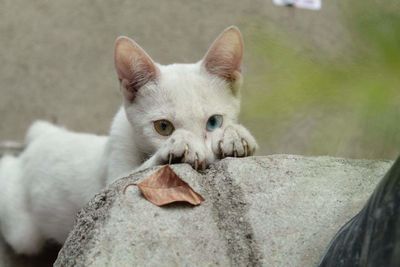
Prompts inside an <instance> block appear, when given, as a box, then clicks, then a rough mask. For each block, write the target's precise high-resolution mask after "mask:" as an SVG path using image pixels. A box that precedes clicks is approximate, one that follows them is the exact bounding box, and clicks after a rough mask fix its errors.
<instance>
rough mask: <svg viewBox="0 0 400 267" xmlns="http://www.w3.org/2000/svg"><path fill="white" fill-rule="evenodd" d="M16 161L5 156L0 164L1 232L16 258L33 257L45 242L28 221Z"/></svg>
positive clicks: (33, 223) (23, 192) (29, 220)
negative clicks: (31, 255)
mask: <svg viewBox="0 0 400 267" xmlns="http://www.w3.org/2000/svg"><path fill="white" fill-rule="evenodd" d="M21 172H22V170H21V167H20V162H19V159H18V158H15V157H12V156H4V157H3V158H2V159H1V162H0V188H1V190H2V192H1V195H0V226H1V228H0V230H1V233H2V235H3V237H4V239H5V240H6V242H7V243H8V244H9V245H10V246H11V247H12V248H13V249H14V251H15V252H17V253H19V254H36V253H38V252H39V251H40V249H41V248H42V246H43V244H44V239H43V237H42V236H41V234H40V232H39V230H38V229H37V227H36V225H35V222H34V220H33V219H32V217H31V214H30V212H29V208H28V205H29V203H28V201H27V199H26V190H25V188H24V186H25V185H24V183H23V182H22V179H21V178H22V177H21V175H22V173H21Z"/></svg>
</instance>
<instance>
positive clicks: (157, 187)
mask: <svg viewBox="0 0 400 267" xmlns="http://www.w3.org/2000/svg"><path fill="white" fill-rule="evenodd" d="M137 186H138V187H139V189H140V191H141V192H142V194H143V195H144V197H145V198H146V199H147V200H148V201H150V202H151V203H153V204H155V205H157V206H163V205H166V204H169V203H172V202H177V201H184V202H188V203H190V204H192V205H199V204H200V203H201V202H203V201H204V198H203V197H202V196H201V195H200V194H198V193H196V192H195V191H194V190H193V189H192V188H191V187H190V186H189V185H188V184H187V183H186V182H184V181H183V180H182V179H181V178H179V176H178V175H177V174H176V173H175V172H174V171H173V170H172V169H171V168H170V167H169V165H165V166H164V167H162V168H160V169H159V170H158V171H156V172H155V173H153V174H152V175H150V176H149V177H147V178H146V179H144V180H143V181H141V182H140V183H138V184H137Z"/></svg>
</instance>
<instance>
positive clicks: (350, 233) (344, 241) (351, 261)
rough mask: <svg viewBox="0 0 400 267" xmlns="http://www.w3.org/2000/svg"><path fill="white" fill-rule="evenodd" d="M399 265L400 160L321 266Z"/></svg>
mask: <svg viewBox="0 0 400 267" xmlns="http://www.w3.org/2000/svg"><path fill="white" fill-rule="evenodd" d="M337 266H341V267H344V266H346V267H347V266H349V267H350V266H351V267H357V266H360V267H361V266H363V267H364V266H368V267H375V266H376V267H378V266H379V267H381V266H385V267H390V266H400V157H399V158H398V159H397V160H396V162H395V163H394V165H393V166H392V167H391V168H390V170H389V172H388V173H386V175H385V177H384V178H383V179H382V180H381V181H380V183H379V184H378V186H377V187H376V189H375V191H374V193H373V194H372V196H371V197H370V198H369V200H368V202H367V204H366V205H365V206H364V208H363V209H362V210H361V211H360V213H358V214H357V215H356V216H355V217H354V218H352V219H351V220H350V221H349V222H347V223H346V224H345V225H344V226H343V227H342V228H341V229H340V230H339V232H338V233H337V234H336V236H335V237H334V238H333V240H332V241H331V243H330V245H329V247H328V250H327V251H326V253H325V255H324V256H323V258H322V260H321V262H320V264H319V267H337Z"/></svg>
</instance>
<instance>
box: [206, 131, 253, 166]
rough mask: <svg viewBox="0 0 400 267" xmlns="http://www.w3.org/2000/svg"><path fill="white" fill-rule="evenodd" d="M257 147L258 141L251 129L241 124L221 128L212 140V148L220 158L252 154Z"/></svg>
mask: <svg viewBox="0 0 400 267" xmlns="http://www.w3.org/2000/svg"><path fill="white" fill-rule="evenodd" d="M257 148H258V145H257V142H256V140H255V139H254V137H253V136H252V135H251V133H250V132H249V130H247V129H246V128H244V127H243V126H242V125H239V124H233V125H229V126H227V127H226V128H225V129H223V130H222V129H221V130H220V132H219V133H217V134H216V136H215V138H214V139H213V142H212V150H213V152H214V154H215V155H216V157H217V158H220V159H222V158H225V157H247V156H252V155H254V153H255V151H256V149H257Z"/></svg>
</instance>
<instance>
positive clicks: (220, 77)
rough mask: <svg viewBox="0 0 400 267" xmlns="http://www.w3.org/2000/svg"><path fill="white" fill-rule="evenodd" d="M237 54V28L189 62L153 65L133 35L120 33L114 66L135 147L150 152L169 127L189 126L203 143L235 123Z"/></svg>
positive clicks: (170, 130)
mask: <svg viewBox="0 0 400 267" xmlns="http://www.w3.org/2000/svg"><path fill="white" fill-rule="evenodd" d="M242 56H243V40H242V36H241V33H240V31H239V29H238V28H236V27H229V28H227V29H226V30H225V31H223V32H222V33H221V34H220V35H219V36H218V38H217V39H216V40H215V41H214V42H213V43H212V45H211V46H210V48H209V50H208V52H207V53H206V55H205V56H204V58H203V59H202V60H200V61H199V62H197V63H194V64H171V65H165V66H164V65H160V64H157V63H155V62H154V61H153V60H152V59H151V58H150V56H149V55H148V54H147V53H146V52H145V51H144V50H143V49H142V48H141V47H140V46H139V45H138V44H137V43H135V42H134V41H133V40H131V39H129V38H127V37H119V38H118V39H117V41H116V44H115V66H116V70H117V74H118V78H119V80H120V82H121V89H122V93H123V99H124V107H125V111H126V115H127V117H128V120H129V122H130V123H131V124H132V126H133V129H134V131H135V132H136V136H138V137H139V138H140V142H139V144H138V145H139V146H140V147H139V148H140V149H141V150H142V151H143V152H145V153H149V154H150V153H153V152H154V151H155V150H157V149H158V148H159V147H160V146H161V144H162V143H163V142H164V141H165V140H166V139H167V138H168V137H169V136H170V135H171V134H173V131H174V129H175V130H177V129H185V130H188V131H190V132H192V133H194V134H195V135H197V136H198V137H199V138H200V139H202V140H204V142H205V143H206V144H207V142H208V140H210V137H211V135H212V134H213V132H214V131H215V130H216V129H217V128H224V127H226V125H229V124H230V123H234V122H236V120H237V117H238V114H239V109H240V99H239V95H240V92H239V89H240V86H241V80H242V78H241V63H242Z"/></svg>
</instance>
